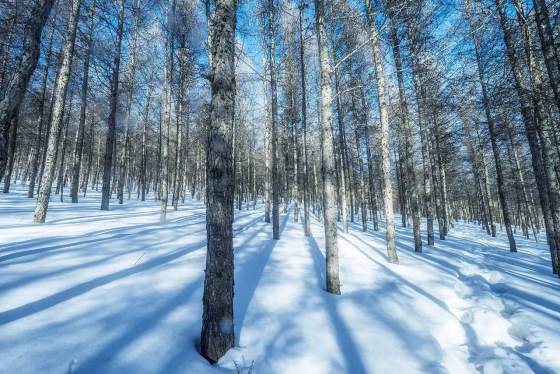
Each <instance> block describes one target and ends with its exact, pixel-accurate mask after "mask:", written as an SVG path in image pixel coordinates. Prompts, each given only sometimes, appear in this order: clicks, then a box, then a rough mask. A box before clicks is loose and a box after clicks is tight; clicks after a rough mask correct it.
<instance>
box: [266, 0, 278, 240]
mask: <svg viewBox="0 0 560 374" xmlns="http://www.w3.org/2000/svg"><path fill="white" fill-rule="evenodd" d="M274 31H275V28H274V0H269V5H268V38H269V41H268V43H269V45H268V49H269V54H270V56H269V69H270V88H271V94H272V100H271V101H272V103H271V104H272V105H271V109H272V118H271V119H272V121H271V128H272V142H271V143H272V238H273V239H276V240H280V196H279V194H280V181H279V175H278V94H277V88H276V57H275V54H276V48H275V41H274Z"/></svg>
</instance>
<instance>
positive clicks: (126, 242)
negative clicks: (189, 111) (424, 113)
mask: <svg viewBox="0 0 560 374" xmlns="http://www.w3.org/2000/svg"><path fill="white" fill-rule="evenodd" d="M25 195H26V190H25V188H22V187H20V186H14V188H13V189H12V192H11V193H10V194H9V195H1V196H0V273H1V274H2V277H0V372H18V373H37V372H44V373H59V372H60V373H62V372H68V371H69V370H71V371H72V372H73V373H123V372H134V373H154V372H165V373H185V372H189V373H222V372H227V373H230V372H234V373H235V370H236V369H235V366H236V365H237V366H238V367H239V368H241V371H242V372H244V373H246V372H248V370H249V367H251V366H253V371H252V372H253V373H255V374H256V373H302V372H304V373H358V374H359V373H392V372H395V370H396V368H398V370H399V371H400V372H406V373H453V374H455V373H475V374H476V373H479V372H480V373H489V374H493V373H532V372H534V373H556V372H560V359H559V358H558V355H557V352H558V347H560V295H559V293H558V289H559V285H560V283H559V281H558V279H557V278H555V277H554V276H553V275H552V274H549V271H550V270H549V269H550V256H549V254H548V249H547V247H546V244H544V243H534V242H532V241H530V240H528V239H526V238H523V237H521V236H519V235H517V236H516V239H517V241H518V249H519V252H518V253H510V252H509V251H508V250H507V238H506V237H505V234H504V233H502V232H498V237H497V238H491V237H488V236H486V235H485V233H484V232H483V231H482V230H481V228H480V227H479V226H476V225H473V224H467V223H463V222H456V223H455V227H454V228H453V229H451V231H450V234H449V236H448V237H447V238H446V240H444V241H442V240H438V239H436V245H435V247H428V246H426V245H424V252H423V253H421V254H419V253H415V252H414V249H413V239H412V232H411V228H403V227H400V226H397V228H396V229H397V249H398V255H399V260H400V265H392V264H389V263H388V262H387V257H386V250H385V240H384V236H385V232H384V222H383V221H381V222H380V231H378V232H375V231H373V227H372V225H371V224H370V226H369V227H368V232H367V233H364V232H362V231H361V221H360V219H359V218H358V217H356V220H355V222H349V233H348V234H344V233H342V230H341V228H340V227H339V232H338V234H339V235H338V243H339V251H340V254H339V256H340V277H341V283H342V295H341V296H334V295H330V294H328V293H327V292H325V254H324V236H323V235H324V233H323V227H322V224H321V223H320V220H319V219H318V217H316V216H313V215H312V217H311V221H310V223H311V233H312V236H311V237H310V238H306V237H305V236H304V235H303V217H302V215H300V217H299V220H298V222H294V218H293V207H290V209H289V210H288V211H287V212H286V213H282V214H281V215H280V225H281V227H280V230H281V240H279V241H276V240H272V239H271V236H272V227H271V225H270V224H268V223H265V222H264V220H263V212H262V210H261V209H262V207H261V206H260V205H257V209H256V210H253V209H252V205H251V206H250V210H248V211H247V210H246V206H245V205H244V210H242V211H239V210H236V211H235V222H234V225H233V230H234V248H235V298H234V318H235V321H234V327H235V333H236V348H235V349H232V350H230V351H229V352H228V353H227V354H226V356H224V357H223V358H222V359H221V360H220V361H219V363H218V364H217V365H215V366H210V365H209V364H208V363H207V362H206V361H205V360H204V359H202V358H201V357H200V355H198V353H197V352H196V344H197V340H198V339H199V336H200V328H201V315H202V302H201V298H202V288H203V281H204V272H203V271H204V264H205V255H206V231H205V211H204V205H203V204H202V203H200V202H196V201H192V200H191V199H190V198H187V201H186V203H185V204H184V205H180V206H179V210H178V211H169V212H168V222H167V223H165V224H161V223H159V222H158V221H159V202H156V201H154V200H153V196H151V198H150V199H149V200H148V201H146V202H140V201H137V200H125V204H124V205H118V204H116V202H115V200H112V201H111V204H112V205H111V210H110V211H108V212H101V211H99V201H100V196H99V194H98V193H96V192H95V191H88V196H87V197H86V198H85V199H83V198H81V199H80V203H79V204H71V203H67V202H66V203H60V202H58V201H53V202H52V203H51V205H50V207H49V214H48V216H47V223H46V224H45V225H34V224H32V223H31V219H32V212H33V209H34V202H35V200H32V199H27V198H26V197H25ZM349 221H350V220H349ZM397 222H399V221H398V220H397ZM436 227H437V225H436ZM423 229H424V227H423ZM437 234H438V233H437V229H436V237H437ZM423 235H425V231H423ZM541 239H544V233H541Z"/></svg>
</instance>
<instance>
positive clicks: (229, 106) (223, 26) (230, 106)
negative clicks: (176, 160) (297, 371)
mask: <svg viewBox="0 0 560 374" xmlns="http://www.w3.org/2000/svg"><path fill="white" fill-rule="evenodd" d="M236 12H237V1H236V0H217V1H216V12H215V15H214V22H213V26H212V52H211V55H212V66H211V87H212V102H211V115H210V118H211V119H210V124H209V127H208V131H207V140H208V145H207V157H206V166H207V174H206V194H207V198H208V200H207V208H206V232H207V238H208V250H207V254H206V270H205V274H206V276H205V280H204V295H203V298H202V302H203V312H202V334H201V343H200V344H201V346H200V349H201V354H202V356H204V357H205V358H206V359H207V360H208V361H210V362H211V363H215V362H217V361H218V360H219V359H220V357H222V356H223V355H224V354H225V353H226V352H227V351H228V349H230V348H233V346H234V343H235V341H234V329H233V283H234V282H233V274H234V271H233V269H234V263H233V230H232V226H233V195H234V184H233V160H232V153H233V149H232V136H233V119H234V115H235V64H234V61H235V26H236V20H237V17H236Z"/></svg>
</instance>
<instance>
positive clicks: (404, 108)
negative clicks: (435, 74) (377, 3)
mask: <svg viewBox="0 0 560 374" xmlns="http://www.w3.org/2000/svg"><path fill="white" fill-rule="evenodd" d="M391 9H392V8H391ZM389 17H390V18H391V20H390V22H391V41H392V49H393V58H394V60H395V68H396V71H397V81H398V87H399V112H398V113H399V117H398V119H400V121H401V124H402V129H403V131H404V146H405V150H404V152H403V153H404V156H405V161H404V162H405V164H406V171H407V173H406V175H407V178H408V179H407V180H406V186H407V188H408V189H409V190H410V203H411V204H410V205H411V210H412V232H413V236H414V251H415V252H422V235H421V233H420V223H421V217H420V203H419V197H418V184H417V181H416V173H415V171H414V150H413V144H412V128H411V126H410V122H409V118H408V104H407V101H406V94H405V87H404V79H403V73H402V71H403V69H402V63H401V52H400V47H399V40H398V34H397V28H396V24H395V17H394V14H393V12H392V11H389Z"/></svg>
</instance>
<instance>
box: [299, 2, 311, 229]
mask: <svg viewBox="0 0 560 374" xmlns="http://www.w3.org/2000/svg"><path fill="white" fill-rule="evenodd" d="M304 6H305V4H304V3H303V2H302V3H301V4H300V6H299V47H300V49H299V53H300V68H301V127H302V131H303V220H304V221H305V222H304V226H303V227H304V233H305V236H307V237H309V236H311V229H310V225H309V176H308V175H307V170H308V165H307V88H306V84H305V78H306V77H305V55H304V42H303V8H304Z"/></svg>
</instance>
